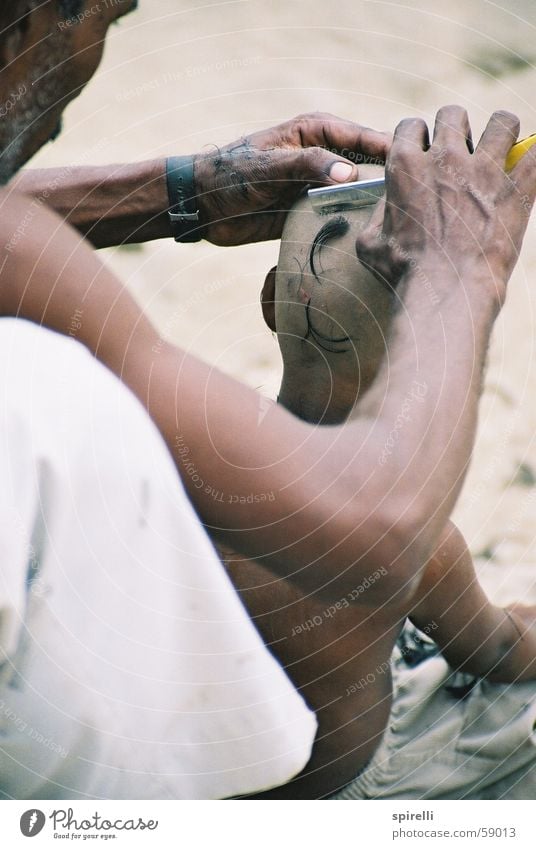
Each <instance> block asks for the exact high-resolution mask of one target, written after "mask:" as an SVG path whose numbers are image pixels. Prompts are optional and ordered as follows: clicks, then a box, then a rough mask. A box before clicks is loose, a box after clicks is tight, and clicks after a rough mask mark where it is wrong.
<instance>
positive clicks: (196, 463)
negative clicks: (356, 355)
mask: <svg viewBox="0 0 536 849" xmlns="http://www.w3.org/2000/svg"><path fill="white" fill-rule="evenodd" d="M423 127H424V125H423V124H421V123H420V122H417V123H415V122H413V121H412V122H402V124H401V125H400V128H399V130H398V131H397V135H396V137H395V141H394V143H393V147H392V151H391V154H390V160H389V162H390V169H391V170H390V172H389V173H390V174H391V176H390V178H389V181H388V186H387V204H386V206H385V207H384V209H385V218H384V221H383V225H382V222H381V221H379V222H377V224H378V227H379V228H380V230H381V228H382V226H383V228H384V232H383V235H384V236H385V234H386V233H387V235H389V233H390V232H391V233H393V234H394V235H395V236H396V245H397V246H398V247H397V248H396V250H395V249H394V248H393V249H392V251H391V252H392V253H393V254H394V255H393V256H392V257H391V260H390V262H389V263H388V268H389V269H390V270H391V273H393V274H394V273H395V272H397V267H398V268H399V272H398V274H399V277H398V285H399V286H400V291H401V304H402V308H401V310H400V313H399V315H398V316H395V319H394V321H393V334H392V339H391V340H390V341H389V346H388V362H389V363H394V364H396V368H392V369H391V370H390V371H389V370H388V369H384V370H382V372H381V373H380V375H379V376H378V379H377V381H376V382H375V384H374V386H373V388H372V389H371V390H370V391H369V393H367V395H366V396H365V398H364V399H363V402H359V403H358V405H357V406H356V409H355V411H354V415H353V416H352V418H351V419H350V420H349V421H348V422H347V423H345V424H344V425H342V426H337V427H332V428H320V429H318V428H314V427H311V426H309V425H306V424H304V423H302V422H300V421H298V420H296V419H295V418H294V417H293V416H291V415H290V414H289V413H287V412H286V411H285V410H282V409H280V408H277V407H276V406H274V407H273V408H272V409H270V410H269V411H268V412H267V413H266V415H265V416H264V417H259V398H258V396H257V394H256V393H255V392H252V391H251V390H249V389H247V388H246V387H244V386H241V385H240V384H239V383H237V382H236V381H233V380H231V379H230V378H228V377H226V376H224V375H222V374H219V373H218V372H217V371H215V370H214V369H211V368H209V367H208V366H206V365H205V364H204V363H201V362H199V361H198V360H196V359H195V358H193V357H190V356H189V355H187V354H185V353H184V352H183V351H181V350H179V349H177V348H174V347H173V346H170V345H165V344H162V340H160V339H159V337H158V334H157V333H156V331H155V330H154V329H153V328H152V327H151V325H150V323H149V322H148V321H147V319H146V318H145V317H144V316H143V315H142V313H141V312H140V310H139V308H138V307H137V306H136V304H135V303H134V301H133V300H132V298H131V297H130V295H129V294H128V292H127V291H126V290H125V289H124V288H123V287H122V286H121V284H120V283H119V282H118V281H117V280H116V279H115V278H114V277H113V275H112V274H111V273H110V272H109V271H108V270H107V269H106V268H105V267H104V266H103V265H102V264H101V263H100V262H99V260H98V258H97V257H96V256H95V254H94V253H93V252H92V251H91V250H90V249H89V248H88V246H87V244H85V243H84V241H83V240H80V237H79V235H77V234H75V233H73V231H72V230H70V229H68V228H66V227H65V226H64V225H63V223H62V222H61V221H60V220H59V219H58V218H56V217H55V216H54V215H53V214H52V213H50V212H48V211H46V210H44V209H40V210H39V211H38V213H37V214H35V216H34V217H33V218H32V219H31V221H32V223H31V228H30V233H29V234H28V236H27V238H24V236H23V237H21V238H16V234H17V231H18V227H19V226H20V225H21V222H24V220H25V215H26V214H27V212H28V206H29V205H30V206H31V201H29V200H28V199H25V198H21V197H19V198H17V197H15V196H14V194H13V193H12V194H11V195H8V196H4V198H3V216H2V219H1V227H2V240H1V242H0V244H2V245H3V246H4V247H3V248H2V257H1V259H2V264H1V265H0V309H1V311H2V312H3V314H5V315H20V316H23V317H26V318H28V319H30V320H32V321H35V322H43V323H44V324H45V325H47V326H49V327H50V328H52V329H54V330H56V331H58V332H61V333H64V334H67V335H72V320H73V316H74V315H75V314H77V312H78V313H81V314H82V319H81V327H80V329H79V330H77V338H78V339H79V340H80V341H82V342H83V343H84V344H85V345H86V346H87V347H88V348H89V350H90V351H92V352H93V353H94V354H95V355H96V356H98V358H99V359H100V360H101V361H102V362H104V363H105V364H106V365H107V366H108V367H109V368H110V369H111V370H112V371H113V372H114V373H115V374H116V375H117V376H118V377H120V378H121V379H122V380H123V381H124V382H125V383H126V385H127V386H129V387H130V389H131V390H132V391H133V392H134V393H135V394H136V395H137V397H138V398H139V400H140V402H141V403H142V404H143V405H144V406H145V407H146V409H147V411H148V412H149V414H150V415H151V416H152V418H153V419H154V421H155V423H156V425H157V426H158V428H159V429H160V432H161V433H162V436H163V438H164V439H165V441H166V443H167V445H168V447H169V450H170V452H171V454H172V456H173V458H174V460H175V463H176V465H177V469H178V471H179V473H180V474H181V476H182V479H183V481H184V483H185V485H186V487H187V490H188V492H189V494H190V497H191V499H192V501H193V503H194V505H195V507H196V509H197V511H198V514H199V516H200V517H201V519H202V521H203V522H204V523H205V524H206V525H207V526H208V527H210V528H211V529H212V530H213V532H214V533H217V534H218V535H219V536H220V538H221V539H223V541H224V542H225V543H226V544H228V545H230V546H231V547H232V548H233V549H235V550H238V551H240V552H241V553H242V554H245V555H246V556H248V557H260V558H262V559H263V562H264V563H265V565H267V566H269V567H270V568H273V569H274V571H276V572H277V573H278V574H279V575H281V576H282V577H290V576H294V578H295V580H296V581H298V582H299V583H300V584H301V585H302V586H303V587H304V588H305V589H307V590H308V591H312V592H317V593H321V594H324V595H325V596H326V597H327V598H340V597H341V596H342V595H345V594H346V593H347V592H349V591H351V590H352V589H353V588H354V587H355V585H356V583H359V582H360V580H361V579H362V577H363V576H366V575H368V574H370V572H371V571H373V570H374V569H376V568H378V566H382V567H385V568H387V569H388V572H389V579H388V583H389V587H390V593H391V594H392V595H393V596H394V595H397V597H398V598H399V599H400V600H402V599H404V598H407V597H409V596H410V595H412V594H413V592H414V589H415V584H416V582H418V580H419V577H420V573H421V571H422V569H423V567H424V565H425V564H426V562H427V561H428V559H429V556H430V553H431V551H432V550H433V549H434V548H435V546H436V544H437V539H438V536H439V534H440V533H441V531H442V529H443V527H444V525H445V522H446V521H447V518H448V516H449V515H450V512H451V510H452V507H453V506H454V503H455V501H456V498H457V495H458V492H459V490H460V487H461V484H462V481H463V473H464V470H465V468H466V465H467V462H468V459H469V457H470V452H471V446H472V443H473V440H474V432H475V425H476V408H477V404H478V398H479V389H480V379H481V373H482V368H483V361H484V354H485V351H486V348H487V344H488V339H489V334H490V332H491V328H492V325H493V321H494V318H495V316H496V314H497V311H498V308H499V306H500V301H501V298H503V297H504V291H505V287H506V282H507V280H508V277H509V274H510V272H511V270H512V267H513V265H514V263H515V260H516V258H517V253H518V250H519V247H520V244H521V239H522V236H523V233H524V230H525V228H526V224H527V220H528V209H530V203H531V201H532V200H533V198H534V193H535V192H536V168H534V166H533V162H532V158H533V157H531V153H530V152H529V153H528V154H527V155H526V156H525V157H524V158H523V159H522V160H521V161H520V162H519V163H518V165H517V166H516V168H515V169H514V171H513V172H512V174H511V175H510V178H507V177H506V176H505V174H504V171H503V170H502V169H499V168H498V165H497V163H498V162H499V161H500V160H501V159H502V161H503V162H504V158H505V156H506V153H507V151H508V150H509V148H510V146H511V144H512V140H513V138H514V137H515V135H516V132H517V122H516V120H515V119H514V118H513V117H512V116H503V115H499V116H494V117H493V118H492V119H491V121H490V123H489V125H488V129H487V130H486V133H485V135H484V137H483V139H482V142H481V146H482V150H481V153H480V154H479V150H480V147H479V149H478V150H477V153H476V154H475V156H474V159H472V158H471V155H470V154H469V152H468V150H467V146H466V143H465V137H466V133H467V127H468V125H467V117H466V115H465V113H464V112H463V111H462V110H458V109H457V108H449V109H447V110H443V117H442V118H441V120H440V116H438V126H437V129H436V137H435V141H436V144H437V145H438V147H439V146H443V145H444V146H446V150H447V151H448V156H450V157H451V159H452V161H453V163H454V164H456V165H457V166H459V167H460V168H464V169H466V171H467V174H468V177H470V178H471V180H474V181H475V185H480V186H482V187H485V189H486V191H487V192H488V195H489V196H490V197H492V198H493V205H492V207H491V210H490V209H488V208H485V209H479V208H477V209H475V208H474V203H473V195H468V193H467V191H466V190H465V189H463V188H462V187H460V185H459V184H457V185H456V186H455V187H454V191H455V193H456V198H455V200H456V206H455V207H454V209H455V210H456V211H455V213H452V211H451V210H452V208H453V207H452V203H453V198H452V187H451V186H450V184H449V186H448V189H447V188H445V186H444V185H443V183H444V179H443V172H442V169H441V168H440V167H439V166H438V164H437V161H436V160H435V159H434V158H433V157H427V155H426V150H425V144H424V143H425V138H424V130H423ZM460 147H461V150H459V148H460ZM477 155H478V159H477ZM492 157H493V158H492ZM490 159H491V164H490ZM512 177H513V178H514V179H517V180H519V181H520V183H521V185H522V186H523V192H524V196H525V197H526V198H528V201H527V200H525V201H524V205H523V206H522V209H521V210H520V202H519V194H520V192H519V189H518V188H517V184H516V183H513V182H512V179H511V178H512ZM391 196H392V200H391V199H390V197H391ZM443 196H444V198H443V200H442V199H441V198H442V197H443ZM419 197H420V200H419ZM406 200H407V202H408V205H410V209H411V212H412V216H411V218H409V219H407V220H406V218H405V217H402V220H398V219H399V218H400V215H401V213H400V204H401V202H403V201H404V202H405V201H406ZM410 201H411V204H410ZM432 201H433V208H429V207H430V203H431V202H432ZM391 204H393V207H391ZM464 213H465V214H466V215H467V216H470V220H471V228H472V230H471V235H470V238H469V237H465V233H466V229H467V225H466V224H465V217H464ZM418 216H421V223H420V224H418ZM423 217H424V219H425V222H423V221H422V218H423ZM432 225H433V226H434V228H435V229H434V231H433V233H432V235H431V236H430V228H431V226H432ZM447 225H448V226H447ZM446 226H447V229H446V230H445V227H446ZM460 238H462V248H463V250H462V251H461V254H460V251H459V247H458V242H459V239H460ZM361 241H362V245H361V248H362V249H363V250H364V249H365V248H367V249H368V254H367V256H368V257H369V261H370V263H371V265H374V263H378V264H379V263H381V262H384V263H385V257H384V253H385V242H384V240H382V239H381V238H380V235H379V233H377V232H376V231H374V230H373V231H372V232H371V233H369V234H368V235H367V234H365V236H363V238H362V240H361ZM403 242H405V243H406V244H409V245H410V246H411V249H412V252H413V253H412V255H413V256H417V257H418V258H419V269H422V268H423V267H424V268H426V269H427V271H428V274H429V275H430V277H431V278H432V279H433V282H434V286H435V287H436V291H437V293H438V297H439V307H438V304H437V303H436V302H432V301H431V299H430V298H423V296H422V279H421V277H420V275H419V272H418V271H416V270H414V268H413V267H411V265H410V264H409V262H408V261H407V260H401V259H400V256H399V255H398V254H399V252H400V246H401V245H402V243H403ZM376 243H379V244H380V245H381V244H383V245H384V252H383V253H381V252H380V253H378V252H377V251H376ZM390 250H391V249H390ZM397 252H398V253H397ZM388 253H389V251H388ZM460 276H461V280H462V281H463V286H461V285H460ZM408 316H409V318H410V319H411V322H410V324H411V332H408ZM436 327H437V329H436V330H435V331H434V328H436ZM442 329H443V333H444V334H446V335H444V336H443V338H444V340H445V341H444V342H443V343H442V344H440V345H439V347H438V344H437V342H438V338H439V339H441V336H439V334H440V332H441V330H442ZM462 341H463V346H462V344H461V342H462ZM461 353H463V356H461ZM445 375H451V376H452V379H451V380H450V381H448V380H446V378H445ZM414 379H417V380H419V381H420V382H421V383H424V384H426V385H427V386H428V387H429V391H428V394H427V396H426V398H425V399H424V400H423V404H422V405H419V410H420V413H419V417H418V418H417V417H416V418H415V420H414V422H413V423H412V427H411V428H408V429H407V431H406V433H405V434H404V439H402V440H399V441H398V442H397V444H396V446H394V450H393V452H392V454H391V455H390V461H389V463H386V464H384V465H382V464H379V463H378V459H377V458H378V457H379V456H380V455H381V452H382V450H383V448H384V446H385V444H386V441H387V439H388V437H389V434H390V432H391V429H392V424H393V422H394V421H395V419H396V417H397V415H398V413H399V411H400V408H401V406H402V404H403V402H404V399H405V397H406V393H407V391H408V385H411V381H412V380H414ZM462 423H463V424H462ZM237 435H239V436H240V438H237ZM446 435H447V438H445V436H446ZM214 490H220V491H224V492H225V493H227V494H229V493H237V494H238V495H244V494H248V493H266V492H272V493H273V494H274V498H273V500H271V501H269V502H268V503H263V502H260V503H255V504H253V505H251V504H250V503H236V502H233V503H231V502H230V501H229V500H227V501H226V502H223V503H222V502H220V501H216V500H215V499H214V496H213V494H212V493H213V491H214ZM431 517H432V521H431ZM384 586H386V585H384ZM382 592H384V590H382Z"/></svg>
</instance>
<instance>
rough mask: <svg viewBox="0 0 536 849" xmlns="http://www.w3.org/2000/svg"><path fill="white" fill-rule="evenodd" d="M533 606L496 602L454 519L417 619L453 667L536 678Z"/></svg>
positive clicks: (427, 574)
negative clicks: (529, 617)
mask: <svg viewBox="0 0 536 849" xmlns="http://www.w3.org/2000/svg"><path fill="white" fill-rule="evenodd" d="M520 611H525V612H527V608H522V607H519V608H518V610H517V611H516V606H515V605H514V606H513V607H512V608H510V609H505V608H502V607H498V606H496V605H494V604H491V602H490V601H489V599H488V598H487V596H486V594H485V592H484V590H483V589H482V587H481V585H480V583H479V581H478V578H477V575H476V572H475V569H474V566H473V559H472V557H471V554H470V552H469V550H468V548H467V545H466V543H465V540H464V539H463V536H462V535H461V533H460V532H459V531H458V529H457V528H456V527H455V526H454V525H453V524H452V523H451V522H449V523H447V525H446V526H445V528H444V529H443V531H442V533H441V535H440V539H439V544H438V546H437V548H436V550H435V551H434V554H433V556H432V557H431V559H430V561H429V563H428V564H427V566H426V569H425V570H424V572H423V576H422V578H421V582H420V584H419V588H418V592H417V595H416V597H415V601H414V606H413V609H412V611H411V613H410V619H411V620H412V622H413V623H414V624H415V625H416V626H417V627H418V628H420V629H421V630H422V631H423V632H424V633H425V634H427V635H428V636H429V637H431V638H432V639H433V640H434V641H435V642H436V643H437V645H438V646H439V648H440V649H441V653H442V654H443V656H444V657H445V659H446V660H447V661H448V663H449V664H450V666H451V667H452V668H453V669H459V670H461V671H463V672H468V673H470V674H473V675H477V676H479V677H488V678H489V679H490V680H491V681H499V682H503V683H510V682H515V681H523V680H530V679H534V678H536V624H535V622H534V619H535V617H534V612H535V611H533V612H532V620H533V621H532V623H531V624H530V625H528V624H527V622H526V621H524V620H523V618H522V617H521V616H520Z"/></svg>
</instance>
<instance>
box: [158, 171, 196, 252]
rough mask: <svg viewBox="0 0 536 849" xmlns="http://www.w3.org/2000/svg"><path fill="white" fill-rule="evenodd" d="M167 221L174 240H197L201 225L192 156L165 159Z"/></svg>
mask: <svg viewBox="0 0 536 849" xmlns="http://www.w3.org/2000/svg"><path fill="white" fill-rule="evenodd" d="M166 180H167V190H168V199H169V210H168V216H169V222H170V225H171V232H172V233H173V238H174V239H175V241H176V242H199V241H200V240H201V227H200V225H199V209H198V208H197V202H196V194H195V185H194V158H193V156H170V157H168V159H167V160H166Z"/></svg>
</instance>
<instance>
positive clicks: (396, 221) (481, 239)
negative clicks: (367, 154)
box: [356, 106, 536, 308]
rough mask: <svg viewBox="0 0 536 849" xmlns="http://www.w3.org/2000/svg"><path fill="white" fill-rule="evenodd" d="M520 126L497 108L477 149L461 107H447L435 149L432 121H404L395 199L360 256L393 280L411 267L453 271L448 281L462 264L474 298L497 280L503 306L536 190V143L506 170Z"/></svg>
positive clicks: (385, 206) (364, 237) (376, 217)
mask: <svg viewBox="0 0 536 849" xmlns="http://www.w3.org/2000/svg"><path fill="white" fill-rule="evenodd" d="M518 130H519V122H518V120H517V118H516V117H515V116H514V115H511V114H510V113H509V112H495V113H494V114H493V115H492V116H491V118H490V120H489V123H488V125H487V127H486V129H485V131H484V133H483V135H482V138H481V139H480V142H479V144H478V147H477V148H476V150H475V151H474V153H473V145H472V141H471V128H470V126H469V121H468V118H467V113H466V112H465V110H464V109H462V108H460V107H458V106H446V107H444V108H443V109H440V110H439V112H438V113H437V117H436V123H435V128H434V136H433V141H432V144H431V145H430V142H429V138H428V130H427V127H426V124H425V123H424V121H421V120H419V119H407V120H405V121H402V122H401V123H400V124H399V125H398V127H397V129H396V132H395V136H394V140H393V144H392V147H391V151H390V154H389V156H388V159H387V166H386V197H385V200H382V201H381V202H380V203H379V204H378V205H377V208H376V209H375V211H374V213H373V215H372V218H371V220H370V222H369V225H368V226H367V228H366V229H365V230H364V231H363V232H362V233H361V234H360V235H359V238H358V240H357V243H356V249H357V253H358V256H359V258H360V260H361V261H363V262H365V263H366V264H367V265H368V266H369V267H370V268H371V270H372V271H374V272H375V273H376V274H377V276H378V277H380V278H382V279H383V280H385V281H386V282H387V283H388V284H389V285H392V286H395V285H396V284H397V283H398V282H399V280H400V279H401V277H402V276H403V275H404V274H405V273H406V271H407V270H408V268H413V269H420V270H421V271H422V272H423V280H424V279H425V277H426V274H427V271H430V270H431V269H435V270H436V271H437V270H440V269H441V268H442V267H443V268H445V267H448V269H449V272H450V273H449V274H448V275H445V278H447V279H450V280H451V279H452V270H454V271H455V272H456V274H457V276H458V278H459V280H460V282H461V285H462V286H463V287H465V291H466V294H469V295H470V294H471V289H470V287H471V280H477V279H478V280H479V281H480V280H482V278H484V279H487V280H489V286H487V287H486V294H487V295H489V297H491V298H492V299H493V301H494V304H495V306H496V307H497V308H500V306H501V305H502V303H503V301H504V297H505V294H506V283H507V282H508V279H509V277H510V274H511V272H512V270H513V268H514V265H515V263H516V261H517V258H518V255H519V251H520V248H521V243H522V240H523V235H524V233H525V230H526V227H527V223H528V219H529V215H530V211H531V209H532V205H533V203H534V197H535V194H536V146H535V147H534V148H532V150H530V151H529V152H528V153H527V154H525V156H524V157H523V158H522V159H521V160H520V161H519V162H518V164H517V165H516V167H515V168H514V169H513V170H512V171H511V172H510V174H506V173H505V170H504V163H505V158H506V155H507V153H508V151H509V150H510V148H511V146H512V145H513V144H514V142H515V141H516V138H517V133H518ZM475 271H478V272H482V273H481V274H478V275H475ZM449 285H451V284H449ZM479 294H481V293H479Z"/></svg>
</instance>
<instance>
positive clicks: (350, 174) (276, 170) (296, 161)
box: [266, 147, 359, 194]
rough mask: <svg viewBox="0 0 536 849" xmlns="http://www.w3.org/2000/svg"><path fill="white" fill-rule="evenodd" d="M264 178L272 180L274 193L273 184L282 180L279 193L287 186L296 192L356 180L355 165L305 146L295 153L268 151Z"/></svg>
mask: <svg viewBox="0 0 536 849" xmlns="http://www.w3.org/2000/svg"><path fill="white" fill-rule="evenodd" d="M266 176H267V179H268V180H270V181H275V184H274V186H273V189H274V194H277V182H278V181H283V182H284V183H287V186H281V190H282V191H283V190H284V189H285V188H287V187H288V183H291V184H292V185H294V186H295V188H296V193H297V192H299V191H300V190H301V189H302V188H303V186H304V185H309V184H313V185H322V186H330V185H338V184H340V183H346V182H351V181H353V180H357V179H358V178H359V171H358V168H357V165H355V164H354V163H352V162H349V161H348V160H347V159H344V158H343V157H342V156H337V155H336V154H333V153H330V152H329V151H328V150H325V149H324V148H321V147H306V148H300V149H298V150H292V149H290V150H284V149H283V150H277V151H272V153H271V156H270V164H269V166H268V167H267V168H266Z"/></svg>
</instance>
